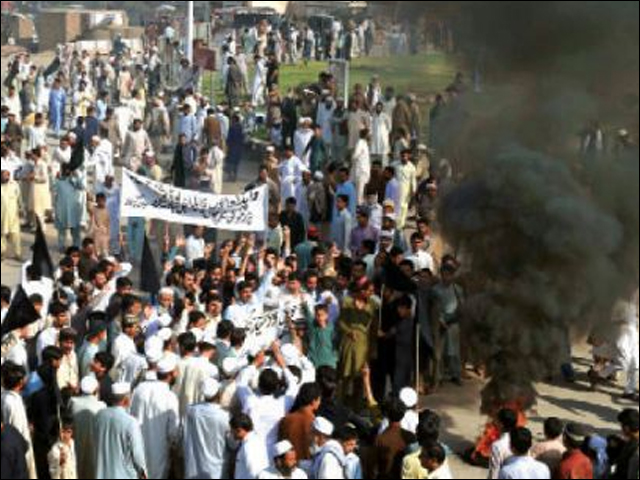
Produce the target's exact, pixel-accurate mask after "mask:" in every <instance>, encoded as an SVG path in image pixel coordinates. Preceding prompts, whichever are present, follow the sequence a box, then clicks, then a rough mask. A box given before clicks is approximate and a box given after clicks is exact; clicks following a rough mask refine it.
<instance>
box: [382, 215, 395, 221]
mask: <svg viewBox="0 0 640 480" xmlns="http://www.w3.org/2000/svg"><path fill="white" fill-rule="evenodd" d="M384 218H385V219H387V220H391V221H392V222H395V221H396V214H395V213H387V214H385V216H384Z"/></svg>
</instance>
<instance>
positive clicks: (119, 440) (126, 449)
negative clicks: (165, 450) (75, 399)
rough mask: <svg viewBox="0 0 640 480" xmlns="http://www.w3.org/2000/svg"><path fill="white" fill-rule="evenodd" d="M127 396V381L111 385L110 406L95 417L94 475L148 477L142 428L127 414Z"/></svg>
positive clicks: (125, 477)
mask: <svg viewBox="0 0 640 480" xmlns="http://www.w3.org/2000/svg"><path fill="white" fill-rule="evenodd" d="M130 395H131V387H130V386H129V385H128V384H126V383H116V384H114V385H113V387H112V399H111V400H112V405H113V406H112V407H110V408H107V409H105V410H103V411H101V412H100V413H98V415H97V417H96V430H95V441H96V478H119V479H123V480H127V479H131V480H137V479H139V478H148V477H147V473H146V472H147V464H146V460H145V452H144V440H143V438H142V430H141V429H140V424H139V423H138V421H137V420H136V419H135V418H133V417H132V416H131V415H129V414H128V413H127V408H128V407H129V405H130V404H131V400H130Z"/></svg>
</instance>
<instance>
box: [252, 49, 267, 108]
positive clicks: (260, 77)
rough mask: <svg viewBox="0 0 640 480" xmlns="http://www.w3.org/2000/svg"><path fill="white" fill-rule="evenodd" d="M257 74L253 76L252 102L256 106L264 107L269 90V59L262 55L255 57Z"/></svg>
mask: <svg viewBox="0 0 640 480" xmlns="http://www.w3.org/2000/svg"><path fill="white" fill-rule="evenodd" d="M255 60H256V62H255V67H256V71H255V76H254V77H253V89H252V94H251V98H252V101H251V102H252V103H253V106H254V107H262V106H263V105H264V103H265V92H266V90H267V73H268V68H267V61H266V60H265V59H264V58H263V57H260V56H256V58H255Z"/></svg>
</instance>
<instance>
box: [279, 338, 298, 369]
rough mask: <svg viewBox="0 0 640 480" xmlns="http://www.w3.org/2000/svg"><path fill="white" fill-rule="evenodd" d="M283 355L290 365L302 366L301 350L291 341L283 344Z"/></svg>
mask: <svg viewBox="0 0 640 480" xmlns="http://www.w3.org/2000/svg"><path fill="white" fill-rule="evenodd" d="M280 352H281V353H282V357H283V358H284V361H285V362H286V364H287V366H289V367H300V352H299V351H298V349H297V348H296V347H295V345H292V344H291V343H288V344H286V345H283V346H282V348H281V349H280Z"/></svg>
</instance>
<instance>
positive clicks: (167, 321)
mask: <svg viewBox="0 0 640 480" xmlns="http://www.w3.org/2000/svg"><path fill="white" fill-rule="evenodd" d="M172 322H173V318H171V315H169V314H168V313H165V314H164V315H160V316H159V317H158V323H160V325H161V326H162V328H167V327H168V326H169V325H171V323H172Z"/></svg>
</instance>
